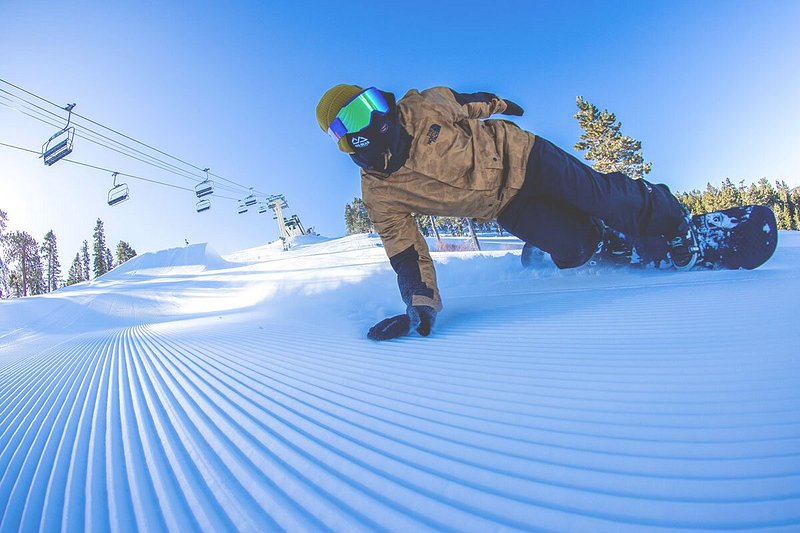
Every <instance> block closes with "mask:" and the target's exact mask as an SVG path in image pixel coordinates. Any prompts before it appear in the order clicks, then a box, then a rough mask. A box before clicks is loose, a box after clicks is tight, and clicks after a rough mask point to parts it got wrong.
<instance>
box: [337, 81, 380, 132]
mask: <svg viewBox="0 0 800 533" xmlns="http://www.w3.org/2000/svg"><path fill="white" fill-rule="evenodd" d="M373 112H378V113H381V114H384V113H388V112H389V104H388V103H387V102H386V98H384V97H383V94H381V92H380V91H379V90H378V89H376V88H375V87H370V88H369V89H365V90H364V91H361V92H360V93H358V94H357V95H356V96H354V97H353V99H352V100H350V101H349V102H347V104H345V105H344V107H342V109H341V110H340V111H339V112H338V113H337V114H336V118H335V119H333V122H331V125H330V126H328V135H330V136H331V139H333V140H334V141H335V142H337V143H338V142H339V139H341V138H342V137H344V136H345V134H347V133H355V132H357V131H361V130H363V129H364V128H366V127H367V126H369V123H370V122H371V121H372V113H373Z"/></svg>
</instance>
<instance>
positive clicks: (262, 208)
mask: <svg viewBox="0 0 800 533" xmlns="http://www.w3.org/2000/svg"><path fill="white" fill-rule="evenodd" d="M267 211H269V208H268V207H267V204H259V206H258V212H259V213H261V214H263V213H266V212H267Z"/></svg>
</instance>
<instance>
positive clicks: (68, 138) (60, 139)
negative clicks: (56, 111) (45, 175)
mask: <svg viewBox="0 0 800 533" xmlns="http://www.w3.org/2000/svg"><path fill="white" fill-rule="evenodd" d="M74 107H75V104H67V105H66V106H65V107H64V109H65V110H66V111H67V112H68V113H69V115H67V125H66V126H64V128H63V129H61V130H59V131H57V132H55V133H54V134H53V136H52V137H50V138H49V139H47V142H46V143H44V144H43V145H42V156H41V157H42V159H43V160H44V164H45V165H47V166H50V165H52V164H53V163H55V162H56V161H59V160H60V159H63V158H64V157H66V156H68V155H69V154H70V153H72V141H73V139H74V138H75V127H74V126H70V125H69V124H70V121H71V120H72V109H73V108H74Z"/></svg>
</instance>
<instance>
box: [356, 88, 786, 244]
mask: <svg viewBox="0 0 800 533" xmlns="http://www.w3.org/2000/svg"><path fill="white" fill-rule="evenodd" d="M575 103H576V105H577V107H578V112H577V113H576V114H575V115H574V118H575V119H576V120H577V121H578V126H579V127H580V129H581V131H582V133H581V135H580V138H579V141H578V142H577V143H575V145H574V147H573V148H574V149H575V150H577V151H578V152H583V156H584V159H586V160H587V161H591V162H592V168H594V169H595V170H597V171H599V172H606V173H607V172H622V173H623V174H625V175H627V176H629V177H631V178H633V179H640V178H643V177H644V176H645V175H646V174H648V173H650V171H651V170H652V169H653V164H652V163H650V162H647V161H645V159H644V156H643V155H642V143H641V141H639V140H636V139H634V138H632V137H629V136H627V135H623V134H622V123H621V122H619V121H618V120H617V117H616V115H615V114H614V113H611V112H610V111H608V110H607V109H605V110H603V111H600V110H599V109H598V108H597V106H595V105H594V104H592V103H590V102H588V101H587V100H586V99H585V98H583V97H582V96H579V97H578V98H577V99H576V102H575ZM675 196H676V197H677V198H678V200H680V201H681V202H682V203H683V204H684V205H685V206H686V207H687V208H689V210H690V211H691V212H692V213H693V214H699V213H707V212H709V211H719V210H721V209H727V208H730V207H737V206H742V205H750V204H756V205H765V206H768V207H770V208H771V209H772V210H773V212H774V213H775V218H776V219H777V221H778V228H779V229H785V230H799V229H800V187H796V188H794V189H790V188H789V186H788V185H787V184H786V182H784V181H775V185H774V186H773V185H772V183H770V181H769V180H768V179H767V178H761V179H760V180H759V181H758V182H757V183H753V184H751V185H745V183H744V181H741V182H739V184H738V185H735V184H734V183H733V182H731V180H730V179H729V178H726V179H725V180H724V181H723V182H722V184H721V185H720V186H719V187H716V186H714V185H712V184H711V183H708V184H707V186H706V190H705V191H699V190H693V191H689V192H678V193H676V195H675ZM414 217H415V219H416V220H417V225H418V226H419V227H420V230H421V231H422V232H423V234H424V235H426V236H432V235H431V234H432V233H434V230H437V231H439V232H440V233H442V234H446V235H457V236H463V235H465V234H466V231H467V228H468V226H467V224H468V223H469V221H468V219H461V218H457V217H435V228H434V226H433V224H432V223H431V219H432V217H429V216H421V215H415V216H414ZM344 218H345V227H346V229H347V233H348V234H353V233H373V232H374V231H375V228H374V226H373V225H372V221H371V220H370V219H369V215H368V214H367V210H366V209H365V208H364V202H363V201H362V200H361V198H358V197H356V198H354V199H353V202H352V203H349V204H347V205H346V206H345V217H344ZM472 222H473V227H475V231H476V232H479V233H489V232H493V233H497V234H498V235H502V234H503V230H502V228H501V227H500V225H499V224H497V221H496V220H490V221H488V222H486V223H483V224H479V223H478V222H477V221H476V220H473V221H472Z"/></svg>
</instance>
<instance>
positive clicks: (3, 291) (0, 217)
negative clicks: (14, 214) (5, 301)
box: [0, 209, 11, 298]
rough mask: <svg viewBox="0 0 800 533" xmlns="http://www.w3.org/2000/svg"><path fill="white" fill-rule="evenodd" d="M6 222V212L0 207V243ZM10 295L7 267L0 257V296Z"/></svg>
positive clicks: (0, 243)
mask: <svg viewBox="0 0 800 533" xmlns="http://www.w3.org/2000/svg"><path fill="white" fill-rule="evenodd" d="M7 223H8V214H7V213H6V212H5V211H3V210H2V209H0V245H2V244H3V232H5V230H6V224H7ZM10 296H11V291H10V288H9V285H8V268H7V267H6V263H5V261H3V258H2V257H0V298H8V297H10Z"/></svg>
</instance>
